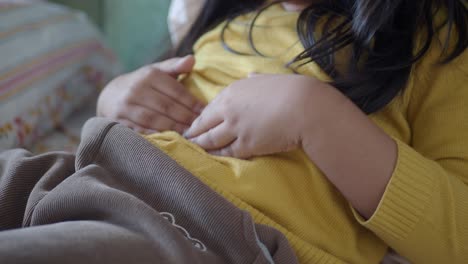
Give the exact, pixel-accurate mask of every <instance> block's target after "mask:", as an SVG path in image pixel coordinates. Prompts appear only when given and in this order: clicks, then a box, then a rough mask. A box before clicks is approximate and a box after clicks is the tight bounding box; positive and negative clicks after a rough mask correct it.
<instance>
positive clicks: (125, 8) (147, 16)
mask: <svg viewBox="0 0 468 264" xmlns="http://www.w3.org/2000/svg"><path fill="white" fill-rule="evenodd" d="M52 2H56V3H61V4H65V5H68V6H70V7H73V8H77V9H81V10H84V11H85V12H86V13H88V15H89V16H90V17H91V19H92V20H93V21H94V22H95V23H96V24H97V25H98V26H99V27H100V28H101V30H102V31H103V33H104V34H105V36H106V38H107V41H108V44H109V46H110V47H112V48H113V49H114V50H115V51H116V53H117V54H118V56H119V57H120V59H121V60H122V62H123V64H124V66H125V68H126V70H133V69H135V68H137V67H139V66H141V65H143V64H146V63H150V62H152V61H153V60H154V59H156V58H157V57H158V56H160V55H161V54H162V53H163V52H165V51H166V50H167V47H168V45H169V43H170V42H169V38H168V36H169V34H168V32H167V23H166V17H167V11H168V8H169V3H170V1H169V0H54V1H52Z"/></svg>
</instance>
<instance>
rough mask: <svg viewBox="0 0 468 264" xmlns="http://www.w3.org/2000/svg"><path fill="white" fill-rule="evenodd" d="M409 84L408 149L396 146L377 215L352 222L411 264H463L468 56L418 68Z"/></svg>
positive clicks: (467, 250)
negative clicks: (396, 153) (390, 175)
mask: <svg viewBox="0 0 468 264" xmlns="http://www.w3.org/2000/svg"><path fill="white" fill-rule="evenodd" d="M432 61H433V60H432ZM411 82H412V84H411V85H412V87H413V88H412V91H411V99H410V102H409V105H408V113H407V118H408V122H409V124H410V126H411V132H412V142H411V143H410V144H409V145H408V144H405V143H403V142H401V141H398V140H397V144H398V152H399V154H398V160H397V164H396V168H395V170H394V173H393V176H392V178H391V180H390V182H389V184H388V186H387V188H386V191H385V193H384V196H383V198H382V200H381V201H380V204H379V206H378V208H377V210H376V212H375V213H374V215H373V216H372V217H371V218H370V219H369V220H368V221H363V219H362V218H361V217H360V216H359V215H358V214H356V213H355V216H356V218H357V219H358V221H360V223H361V224H362V225H363V226H365V227H367V228H368V229H370V230H372V231H373V232H374V233H375V234H377V235H378V236H379V237H380V238H381V239H382V240H383V241H385V242H386V243H387V244H388V245H389V246H390V247H392V248H393V249H394V250H396V251H397V252H398V253H399V254H400V255H402V256H404V257H406V258H408V259H409V260H410V261H411V262H412V263H416V264H418V263H423V264H430V263H437V264H440V263H468V52H465V53H464V54H462V55H461V56H460V57H458V58H457V59H456V60H455V61H452V62H451V63H449V64H447V65H442V66H441V65H434V64H433V63H425V64H423V63H421V65H418V67H417V68H416V70H415V71H414V72H413V78H412V80H411Z"/></svg>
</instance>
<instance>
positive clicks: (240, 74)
mask: <svg viewBox="0 0 468 264" xmlns="http://www.w3.org/2000/svg"><path fill="white" fill-rule="evenodd" d="M297 17H298V14H297V13H291V12H286V11H284V10H283V9H282V8H281V7H280V6H273V7H271V8H270V9H268V10H267V11H265V13H263V14H262V15H261V16H260V18H259V20H258V21H257V24H256V25H257V26H256V27H255V29H254V42H255V44H256V47H257V49H258V50H260V52H262V53H264V54H265V55H267V57H261V56H257V55H253V52H252V50H251V48H250V46H249V44H248V41H247V37H246V32H247V29H246V28H247V27H246V25H248V23H249V22H250V20H251V18H252V15H251V14H248V15H244V16H241V17H239V18H237V19H236V20H235V21H234V22H233V23H232V24H231V26H229V29H228V30H227V32H226V40H227V43H228V45H229V46H230V47H231V48H233V49H235V50H237V51H241V52H244V53H249V54H252V56H239V55H236V54H233V53H230V52H228V51H226V50H224V49H223V47H222V45H221V42H220V31H221V27H222V26H219V27H217V28H215V29H214V30H212V31H211V32H209V33H207V34H206V35H205V36H203V37H202V38H201V39H200V40H199V41H198V42H197V43H196V45H195V57H196V61H197V62H196V65H195V69H194V71H193V72H192V73H191V74H190V75H188V76H187V77H186V78H185V79H184V80H183V83H184V84H185V85H187V86H188V87H189V88H190V89H191V91H192V92H193V93H194V94H195V95H197V96H198V97H199V98H201V99H203V100H206V101H210V100H212V99H213V98H214V97H215V96H216V94H218V93H219V91H220V90H221V89H223V88H224V87H226V86H227V85H229V84H230V83H231V82H233V81H235V80H239V79H242V78H245V77H247V74H248V73H249V72H257V73H291V71H290V70H288V69H286V68H285V67H284V65H285V64H286V63H287V62H288V61H290V60H291V59H292V58H293V57H294V55H297V54H298V53H300V52H301V51H302V49H303V47H302V45H301V44H300V42H299V41H298V36H297V33H296V31H295V25H296V21H297ZM433 46H434V48H433V49H432V50H431V53H430V54H429V55H428V56H426V58H425V59H424V60H423V61H422V62H421V63H419V64H418V65H416V66H415V67H414V70H413V72H412V74H411V77H410V81H409V82H408V86H407V88H406V90H405V92H404V94H403V95H402V96H399V97H397V98H395V99H394V101H393V102H392V103H391V104H390V105H388V106H387V107H386V108H385V109H384V110H383V111H380V112H379V113H377V114H374V115H372V116H371V117H370V118H371V119H372V120H373V121H374V122H375V123H376V124H377V125H378V126H380V127H381V128H382V129H384V130H385V131H386V132H387V133H388V134H389V135H390V136H392V137H393V138H395V140H396V141H397V143H398V162H397V165H396V168H395V171H394V174H393V176H392V179H391V181H390V183H389V184H388V187H387V189H386V192H385V194H384V197H383V199H382V201H381V203H380V205H379V207H378V209H377V211H376V212H375V214H374V216H373V217H372V218H371V219H370V220H368V221H363V220H362V219H361V218H360V217H359V216H358V215H357V214H355V213H354V212H353V210H352V209H351V208H350V207H349V205H348V203H347V202H346V200H345V199H344V198H343V197H342V196H341V195H340V194H339V192H338V191H337V190H336V189H335V188H334V187H333V186H332V185H331V184H330V183H329V182H328V180H327V179H326V177H325V176H324V175H323V174H322V173H321V172H320V171H319V170H318V169H317V168H316V166H314V164H313V163H312V162H311V161H310V160H309V159H308V157H307V156H306V155H305V153H304V152H303V151H301V150H297V151H293V152H289V153H282V154H276V155H270V156H265V157H257V158H254V159H252V160H249V161H244V160H238V159H233V158H222V157H215V156H211V155H209V154H207V153H206V152H204V151H203V150H202V149H200V148H199V147H197V146H195V145H193V144H191V143H190V142H188V141H186V140H184V139H183V138H182V137H181V136H179V135H178V134H176V133H173V132H166V133H161V134H154V135H151V136H148V137H147V139H148V140H149V141H150V142H152V143H153V144H154V145H155V146H157V147H159V148H160V149H162V150H163V151H165V152H166V153H167V154H168V155H170V156H171V157H172V158H174V159H175V160H176V161H178V162H179V164H181V165H182V166H183V167H185V168H186V169H187V170H189V171H190V172H192V173H193V174H194V175H196V176H197V177H199V178H200V179H201V180H202V181H203V182H205V183H206V184H208V185H209V186H210V187H212V188H213V189H214V190H215V191H217V192H218V193H220V194H221V195H223V196H224V197H226V198H227V199H228V200H229V201H231V202H233V203H234V204H235V205H236V206H238V207H240V208H242V209H245V210H247V211H249V212H250V213H251V214H252V216H253V217H254V219H255V220H256V222H258V223H262V224H266V225H270V226H273V227H275V228H277V229H279V230H280V231H282V232H283V233H284V234H285V235H286V237H287V238H288V239H289V241H290V243H291V245H292V247H293V248H294V250H295V251H296V253H297V256H298V258H299V260H300V262H301V263H378V262H380V260H381V259H382V257H383V256H384V254H385V253H386V250H387V245H388V246H390V247H392V248H394V249H395V250H396V251H397V252H399V253H400V254H402V255H404V256H406V257H407V258H409V259H410V260H411V261H412V262H414V263H424V264H428V263H429V264H430V263H438V264H439V263H468V186H467V184H468V63H467V62H468V61H467V60H468V57H467V52H465V53H464V54H463V55H462V57H460V58H458V59H457V60H456V61H454V62H452V63H450V64H449V65H444V66H434V65H433V62H434V61H435V59H436V58H437V56H438V55H439V53H438V51H439V50H440V49H439V48H438V47H437V43H434V45H433ZM299 72H300V73H301V74H305V75H311V76H315V77H317V78H319V79H322V80H327V79H328V77H327V76H326V75H325V74H324V73H323V71H322V70H321V69H320V68H319V67H318V66H317V65H316V64H314V63H310V64H308V65H306V66H304V67H302V68H300V71H299ZM265 96H268V95H265ZM279 125H280V124H279ZM362 184H363V185H365V184H366V183H365V182H363V183H362Z"/></svg>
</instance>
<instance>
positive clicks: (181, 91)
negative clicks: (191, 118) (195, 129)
mask: <svg viewBox="0 0 468 264" xmlns="http://www.w3.org/2000/svg"><path fill="white" fill-rule="evenodd" d="M150 85H151V87H152V88H153V89H155V90H157V91H159V92H160V93H163V94H165V95H167V96H169V97H171V98H172V99H173V100H175V101H177V102H179V103H180V104H182V105H184V106H185V107H186V108H187V109H188V110H190V111H192V112H194V113H197V114H199V113H200V112H201V111H200V109H202V108H203V107H204V105H203V103H202V102H200V101H199V100H197V99H196V98H195V97H194V96H193V95H192V94H190V93H189V91H187V88H185V87H184V86H183V85H182V84H181V83H179V82H178V81H176V80H174V79H173V78H171V77H170V76H168V75H165V74H158V75H156V76H155V78H151V79H150Z"/></svg>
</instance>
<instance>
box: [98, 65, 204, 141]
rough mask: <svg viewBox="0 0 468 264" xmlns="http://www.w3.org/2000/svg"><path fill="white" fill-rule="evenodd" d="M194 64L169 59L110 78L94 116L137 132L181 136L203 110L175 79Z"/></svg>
mask: <svg viewBox="0 0 468 264" xmlns="http://www.w3.org/2000/svg"><path fill="white" fill-rule="evenodd" d="M194 63H195V61H194V58H193V56H187V57H184V58H173V59H169V60H166V61H163V62H160V63H155V64H152V65H148V66H145V67H142V68H140V69H138V70H136V71H134V72H132V73H129V74H126V75H122V76H120V77H118V78H116V79H114V80H113V81H112V82H110V83H109V84H108V85H107V86H106V87H105V88H104V90H103V92H102V93H101V95H100V96H99V100H98V107H97V114H98V115H99V116H104V117H109V118H112V119H114V120H116V121H119V122H120V123H122V124H124V125H126V126H128V127H130V128H132V129H134V130H136V131H138V132H140V133H151V132H156V131H166V130H174V131H177V132H179V133H182V132H183V131H184V130H185V129H187V128H188V127H189V126H190V125H191V124H192V121H193V120H194V119H195V118H196V117H197V116H198V115H199V113H200V112H201V109H202V108H203V105H202V104H201V103H200V102H198V101H197V100H196V99H195V98H194V97H193V96H192V95H191V94H190V93H189V92H188V91H187V90H186V89H185V87H184V86H183V85H182V84H180V83H179V82H178V81H177V80H176V78H177V76H178V75H179V74H183V73H189V72H190V71H192V68H193V65H194Z"/></svg>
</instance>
